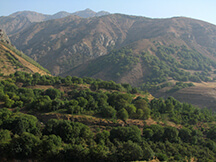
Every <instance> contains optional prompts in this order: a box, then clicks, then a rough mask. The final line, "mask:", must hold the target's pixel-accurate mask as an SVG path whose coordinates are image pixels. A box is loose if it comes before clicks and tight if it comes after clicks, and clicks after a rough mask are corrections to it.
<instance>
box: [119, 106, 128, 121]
mask: <svg viewBox="0 0 216 162" xmlns="http://www.w3.org/2000/svg"><path fill="white" fill-rule="evenodd" d="M117 117H118V118H119V119H121V120H123V121H126V120H127V119H128V117H129V115H128V112H127V110H125V109H124V108H123V109H121V110H119V111H118V112H117Z"/></svg>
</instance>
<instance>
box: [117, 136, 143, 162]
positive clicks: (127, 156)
mask: <svg viewBox="0 0 216 162" xmlns="http://www.w3.org/2000/svg"><path fill="white" fill-rule="evenodd" d="M118 156H119V159H121V160H122V161H137V160H141V159H142V157H143V150H142V148H141V147H140V146H139V145H138V144H137V143H134V142H132V141H130V140H129V141H127V142H123V144H122V146H120V148H118Z"/></svg>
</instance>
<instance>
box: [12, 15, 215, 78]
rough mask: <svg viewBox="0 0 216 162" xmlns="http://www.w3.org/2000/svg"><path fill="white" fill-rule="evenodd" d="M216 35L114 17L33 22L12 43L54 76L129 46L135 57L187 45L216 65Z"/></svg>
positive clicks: (193, 27)
mask: <svg viewBox="0 0 216 162" xmlns="http://www.w3.org/2000/svg"><path fill="white" fill-rule="evenodd" d="M215 35H216V27H215V25H212V24H209V23H206V22H203V21H199V20H194V19H190V18H184V17H179V18H170V19H149V18H145V17H135V16H127V15H120V14H113V15H106V16H102V17H93V18H89V19H84V18H80V17H77V16H69V17H66V18H62V19H57V20H51V21H46V22H41V23H36V24H34V25H32V26H31V28H28V29H26V30H24V31H22V32H19V33H18V34H16V35H13V36H12V37H11V40H12V42H13V43H14V44H15V46H17V47H19V49H20V50H22V51H24V52H25V53H26V54H27V55H28V56H30V57H32V58H33V59H34V60H37V61H38V62H39V63H40V64H41V65H43V66H44V67H45V68H48V69H49V70H50V71H51V73H52V74H54V75H58V74H61V73H65V72H66V71H67V70H69V69H72V68H74V67H76V66H78V65H80V64H84V63H86V62H87V61H88V60H91V59H95V58H97V57H99V56H102V55H106V54H108V53H109V52H110V51H111V50H112V49H119V48H122V47H125V46H133V51H134V53H137V54H139V53H140V52H142V51H143V50H145V51H149V50H150V49H151V48H156V45H155V44H156V43H157V44H160V45H164V46H169V45H171V44H174V45H177V46H182V45H185V46H187V47H188V48H189V49H194V50H196V51H197V52H199V53H201V54H202V55H205V56H206V57H208V58H211V59H213V60H215V59H216V58H215V57H214V54H215V53H216V48H215V44H216V40H215ZM155 42H156V43H155ZM150 52H151V53H152V54H153V53H154V51H152V50H151V51H150Z"/></svg>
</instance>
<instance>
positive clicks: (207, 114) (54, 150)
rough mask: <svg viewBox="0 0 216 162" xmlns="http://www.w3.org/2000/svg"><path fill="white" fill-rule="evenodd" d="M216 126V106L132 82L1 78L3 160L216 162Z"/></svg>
mask: <svg viewBox="0 0 216 162" xmlns="http://www.w3.org/2000/svg"><path fill="white" fill-rule="evenodd" d="M215 131H216V128H215V114H214V113H212V112H211V111H209V110H207V109H199V108H196V107H194V106H192V105H190V104H187V103H181V102H179V101H177V100H175V99H174V98H173V97H169V98H167V99H166V100H164V99H156V98H152V96H151V95H150V94H149V93H146V92H143V91H138V90H137V89H136V88H134V87H131V85H129V84H117V83H115V82H113V81H103V80H99V79H93V78H78V77H70V76H68V77H66V78H62V77H53V76H48V75H46V76H45V75H43V76H42V75H40V74H38V73H35V74H30V73H25V72H16V73H14V74H11V75H10V76H9V77H8V76H7V77H4V76H3V77H1V78H0V151H1V157H0V160H1V161H10V160H11V161H12V160H22V161H24V160H32V161H34V160H35V161H74V162H75V161H83V162H90V161H94V162H95V161H96V162H100V161H151V160H152V159H159V160H160V161H189V160H190V159H193V160H194V161H215V154H216V147H215V146H216V136H215ZM157 161H158V160H157Z"/></svg>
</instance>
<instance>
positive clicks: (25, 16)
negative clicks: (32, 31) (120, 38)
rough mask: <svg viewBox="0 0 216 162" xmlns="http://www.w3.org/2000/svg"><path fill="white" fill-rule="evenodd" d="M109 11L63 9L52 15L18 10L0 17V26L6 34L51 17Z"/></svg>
mask: <svg viewBox="0 0 216 162" xmlns="http://www.w3.org/2000/svg"><path fill="white" fill-rule="evenodd" d="M109 14H110V13H109V12H106V11H99V12H95V11H92V10H91V9H85V10H83V11H77V12H74V13H68V12H65V11H61V12H58V13H56V14H53V15H47V14H42V13H37V12H34V11H19V12H16V13H13V14H11V15H9V16H1V17H0V28H1V29H4V30H5V31H6V32H7V34H8V35H11V34H15V33H17V32H20V31H22V30H23V29H26V28H27V27H29V26H30V25H31V24H32V23H35V22H42V21H47V20H53V19H60V18H64V17H67V16H70V15H76V16H79V17H82V18H89V17H99V16H104V15H109Z"/></svg>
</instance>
